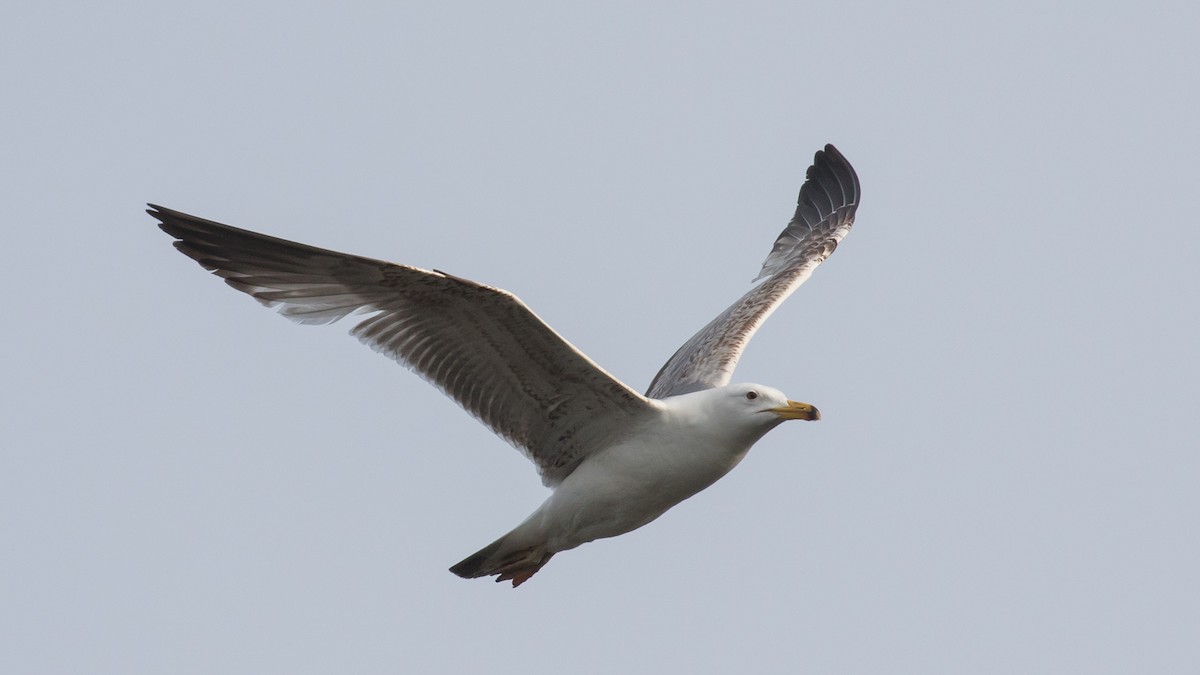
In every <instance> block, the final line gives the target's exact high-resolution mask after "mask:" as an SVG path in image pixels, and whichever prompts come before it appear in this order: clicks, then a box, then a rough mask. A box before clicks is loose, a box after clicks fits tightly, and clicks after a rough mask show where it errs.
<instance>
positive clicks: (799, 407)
mask: <svg viewBox="0 0 1200 675" xmlns="http://www.w3.org/2000/svg"><path fill="white" fill-rule="evenodd" d="M770 410H771V412H773V413H775V414H776V415H779V416H780V417H782V418H783V419H785V420H809V421H812V420H819V419H821V411H819V410H817V409H816V408H815V407H813V406H812V404H809V403H801V402H799V401H788V402H787V405H785V406H780V407H778V408H771V409H770Z"/></svg>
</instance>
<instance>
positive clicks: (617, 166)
mask: <svg viewBox="0 0 1200 675" xmlns="http://www.w3.org/2000/svg"><path fill="white" fill-rule="evenodd" d="M425 4H429V5H432V3H422V4H421V5H418V4H416V3H410V4H405V5H393V4H392V3H377V4H357V5H347V4H343V5H339V6H336V7H335V6H334V5H333V4H330V5H328V6H323V5H313V4H308V5H304V6H299V5H297V4H296V3H263V4H258V5H254V6H249V7H247V6H245V5H242V4H232V3H230V4H211V3H210V4H205V5H196V6H194V7H189V6H183V5H163V4H162V3H105V4H103V5H95V6H93V5H83V4H80V5H78V6H72V5H70V4H68V5H49V4H45V3H43V4H41V5H38V6H37V7H36V8H34V7H33V6H31V5H30V6H24V7H19V8H13V9H10V10H9V11H8V12H7V13H6V19H5V21H4V22H3V25H2V26H0V56H2V58H0V75H2V77H3V82H4V90H5V92H6V94H5V96H4V103H3V104H2V105H0V123H2V128H3V129H5V134H4V139H5V140H4V141H3V153H2V154H0V157H2V159H0V162H2V164H0V166H2V167H3V179H4V180H3V184H4V186H5V190H4V193H5V199H3V200H0V223H3V227H4V232H5V233H6V235H7V236H6V248H5V263H4V265H3V267H2V269H3V272H2V274H3V275H4V279H3V281H4V287H5V288H6V289H7V290H8V294H9V312H8V314H7V319H6V324H5V325H6V327H7V329H8V330H7V331H6V332H7V334H8V335H7V338H6V349H5V350H3V352H0V365H2V368H3V371H2V372H3V373H4V378H3V379H4V382H5V384H4V385H3V387H2V388H0V392H2V395H3V397H4V401H3V406H4V410H5V413H4V419H3V424H2V425H0V541H2V542H4V544H3V545H2V546H0V569H2V570H3V574H0V636H3V637H0V641H2V643H0V670H2V671H4V672H12V673H67V672H87V673H123V674H131V673H173V674H184V673H217V672H219V673H265V672H287V673H323V672H359V673H374V672H381V673H382V672H464V671H467V670H473V671H476V672H500V673H509V672H512V673H517V672H519V673H538V672H582V673H588V672H597V673H599V672H621V671H624V672H650V671H654V672H700V673H703V672H731V671H732V670H733V669H740V670H741V671H742V672H796V671H797V669H800V668H803V669H804V670H806V671H808V672H815V673H865V672H889V673H938V672H946V673H963V672H970V673H1016V672H1020V673H1037V672H1043V673H1062V672H1090V673H1101V672H1113V673H1118V672H1186V671H1190V670H1194V669H1196V668H1197V667H1200V647H1197V641H1196V636H1197V634H1200V581H1198V580H1197V575H1196V573H1195V570H1196V569H1200V538H1198V537H1197V531H1198V529H1200V497H1198V496H1197V494H1196V485H1197V482H1198V479H1200V457H1198V453H1197V448H1198V447H1200V442H1198V441H1200V438H1198V436H1200V434H1197V432H1196V428H1195V416H1196V413H1195V411H1196V407H1197V403H1200V400H1198V399H1200V396H1198V394H1197V389H1196V385H1195V382H1196V381H1197V378H1198V377H1200V367H1198V359H1197V356H1196V345H1197V344H1198V343H1200V329H1198V328H1197V321H1196V312H1195V306H1196V298H1197V293H1198V292H1200V288H1198V285H1197V283H1196V281H1195V279H1196V274H1195V262H1194V261H1195V259H1196V256H1197V253H1198V252H1200V251H1198V249H1200V230H1198V228H1197V225H1196V216H1195V213H1194V208H1193V206H1192V203H1191V202H1192V201H1193V200H1192V199H1191V197H1192V194H1193V193H1194V192H1195V190H1196V185H1197V184H1198V181H1200V170H1198V169H1197V164H1196V160H1195V158H1196V156H1197V154H1198V152H1200V131H1198V127H1197V123H1196V120H1197V119H1200V90H1198V88H1197V87H1196V85H1195V81H1196V72H1195V70H1196V65H1197V64H1198V63H1200V48H1198V47H1197V46H1196V38H1195V32H1196V30H1195V29H1196V26H1197V25H1200V24H1198V19H1200V16H1198V15H1197V10H1195V9H1194V8H1191V7H1188V6H1187V5H1185V3H1175V4H1173V5H1172V4H1169V3H1160V4H1157V5H1156V4H1154V3H1150V4H1145V5H1140V6H1138V7H1136V8H1134V7H1132V6H1126V5H1123V4H1115V3H1112V4H1107V3H1099V4H1097V3H1082V2H1081V3H1074V4H1071V3H1052V4H1051V5H1049V6H1047V5H1046V3H1005V4H1004V5H1003V7H1001V6H1000V5H998V4H997V6H995V7H993V8H980V7H975V6H971V7H968V6H967V5H965V4H961V3H959V4H955V3H945V4H941V3H916V4H913V3H908V4H900V3H846V2H841V3H821V4H820V5H818V6H805V5H804V4H801V3H737V6H736V7H735V6H734V4H733V3H729V4H728V5H727V6H720V5H717V4H698V3H654V4H652V5H650V6H646V5H644V4H641V3H605V4H604V5H603V6H602V7H601V6H593V7H590V8H582V7H579V6H575V5H574V4H571V5H567V4H564V3H544V4H538V3H520V4H517V5H513V4H511V3H503V6H502V5H497V4H494V3H440V4H438V5H437V6H436V7H433V6H424V5H425ZM826 142H832V143H834V144H836V145H837V146H838V147H839V149H841V150H842V152H843V153H845V155H846V156H847V157H848V158H849V159H850V161H851V162H852V163H853V164H854V165H855V167H856V169H857V170H858V173H859V176H860V178H861V180H862V185H863V191H864V201H863V204H862V207H861V208H860V209H859V212H858V218H857V223H856V225H855V229H854V231H853V232H851V234H850V235H849V237H847V239H846V240H845V242H844V243H843V245H842V246H841V248H839V250H838V251H837V253H836V255H834V256H833V257H832V258H831V259H830V260H829V262H828V263H826V264H825V265H824V266H822V267H821V268H820V269H819V270H818V271H817V273H816V274H815V275H814V277H813V278H812V279H811V280H810V281H809V283H808V284H806V285H805V286H804V287H803V288H801V289H800V290H799V291H798V292H797V293H796V295H795V296H793V298H792V299H791V300H790V301H789V302H788V303H787V304H785V305H784V306H783V307H782V308H781V309H780V310H779V311H778V312H777V313H776V314H775V315H774V316H773V317H772V318H771V319H770V320H769V321H768V323H767V324H766V325H765V327H764V328H763V330H762V331H760V333H759V334H758V336H757V337H756V338H755V339H754V341H753V342H752V343H751V345H750V347H749V349H748V350H747V352H746V356H745V358H744V359H743V361H742V363H741V366H740V367H739V370H738V373H737V376H736V377H735V379H736V380H739V381H759V382H764V383H767V384H770V385H773V386H777V387H779V388H781V389H782V390H783V391H785V392H786V393H787V394H788V395H789V396H791V397H792V398H796V399H799V400H805V401H811V402H812V403H814V404H816V405H817V406H818V407H820V409H821V411H822V413H823V415H824V419H823V420H822V421H821V422H819V423H816V424H803V425H801V424H793V425H787V426H784V427H782V428H780V429H778V430H776V431H775V432H773V433H771V434H769V435H768V436H767V437H766V438H765V439H764V440H763V441H762V442H760V443H759V444H758V445H757V446H756V447H755V449H754V451H753V452H752V453H751V454H750V456H749V457H748V458H747V459H746V461H745V462H744V463H743V464H742V465H741V466H739V467H738V469H736V470H735V471H734V472H733V473H732V474H731V475H730V476H728V477H727V478H726V479H724V480H722V481H721V482H719V483H718V484H717V485H715V486H714V487H713V488H711V489H709V490H708V491H706V492H704V493H702V494H701V495H700V496H698V497H696V498H694V499H692V500H690V501H688V502H685V503H684V504H683V505H681V506H680V507H677V508H676V509H675V510H673V511H671V512H670V513H668V514H667V515H666V516H664V517H663V518H661V519H660V520H659V521H656V522H655V523H652V524H651V525H650V526H648V527H645V528H643V529H642V530H639V531H637V532H634V533H632V534H630V535H627V536H624V537H621V538H618V539H614V540H608V541H602V542H597V543H593V544H589V545H587V546H584V547H582V548H580V549H578V550H576V551H572V552H569V553H565V554H562V555H560V556H558V557H556V558H555V560H554V562H553V564H551V565H550V566H548V567H547V568H546V569H545V570H543V571H542V572H541V573H540V574H539V575H538V576H537V577H535V578H534V579H533V580H532V581H530V582H529V583H528V584H526V585H524V586H522V587H521V588H520V589H517V590H513V589H511V588H508V587H507V586H501V585H497V584H492V583H488V582H484V581H477V582H467V581H463V580H461V579H458V578H456V577H454V576H452V575H451V574H450V573H449V572H447V571H446V568H447V567H448V566H449V565H451V564H452V563H454V562H456V561H458V560H459V559H461V558H462V557H464V556H465V555H467V554H469V553H471V552H473V551H475V550H476V549H478V548H479V547H480V546H482V545H484V544H486V543H487V542H489V541H491V540H492V539H493V538H495V537H496V536H498V535H500V534H502V533H503V532H505V531H507V530H508V529H509V528H510V527H511V526H512V525H514V524H515V523H516V522H517V521H518V520H519V519H520V518H522V517H524V516H525V515H526V514H527V513H528V512H529V511H531V510H532V509H533V508H534V507H535V506H536V505H537V504H538V503H540V501H541V500H542V499H543V498H544V496H545V491H544V489H543V488H542V487H541V486H540V484H539V481H538V479H537V476H536V474H535V473H534V471H533V469H532V467H531V466H530V465H529V464H528V462H526V460H525V459H524V458H522V457H521V456H520V455H519V454H518V453H517V452H516V451H514V450H512V449H511V448H510V447H508V446H507V445H505V444H504V443H503V442H502V441H500V440H499V439H497V438H496V437H494V436H493V435H492V434H491V433H490V432H489V431H487V430H486V429H485V428H484V427H482V426H481V425H479V424H477V423H475V422H474V421H473V420H472V419H471V418H470V417H469V416H467V415H466V414H465V413H463V412H462V411H460V410H459V409H458V408H457V407H456V406H454V404H453V403H451V402H450V401H449V400H448V399H446V398H444V397H442V396H441V395H440V394H438V393H437V392H436V391H435V390H434V389H433V388H432V387H430V386H428V385H426V384H425V383H424V382H422V381H421V380H420V379H419V378H417V377H416V376H414V375H412V374H410V373H408V372H406V371H405V370H404V369H402V368H400V367H397V366H395V365H394V364H392V363H391V362H389V361H387V360H386V359H384V358H382V357H380V356H378V355H376V354H373V353H371V351H370V350H368V349H365V348H363V347H362V346H360V345H359V344H357V342H356V341H354V340H353V339H352V338H349V337H347V336H346V334H345V333H346V331H347V330H348V329H349V327H350V326H349V324H347V325H337V326H333V327H324V328H305V327H299V326H295V325H293V324H291V323H290V322H288V321H286V320H284V319H281V318H279V317H276V316H273V315H272V314H271V312H269V311H267V310H264V309H263V308H261V307H260V306H258V305H257V304H256V303H254V302H252V301H250V300H249V299H247V298H246V297H245V296H242V295H241V294H238V293H236V292H234V291H232V290H230V289H228V288H227V287H225V286H224V285H223V284H221V283H220V281H219V280H218V279H216V278H214V277H211V276H208V275H206V274H205V273H204V272H203V271H202V270H200V269H199V268H198V267H197V266H196V265H195V264H194V263H192V262H191V261H189V260H187V259H186V258H184V257H182V256H180V255H178V254H177V253H175V252H174V251H173V250H172V249H171V246H170V239H169V238H168V237H167V236H166V235H164V234H162V233H161V232H159V231H158V230H157V229H156V228H155V227H154V221H153V219H151V218H150V217H149V216H147V215H145V214H144V213H142V208H143V203H144V202H146V201H155V202H157V203H160V204H163V205H165V206H169V207H172V208H177V209H181V210H184V211H189V212H192V213H196V214H198V215H202V216H205V217H209V218H214V219H217V220H221V221H224V222H228V223H230V224H233V225H237V226H241V227H247V228H250V229H256V230H260V231H264V232H267V233H270V234H274V235H278V236H283V237H287V238H290V239H295V240H298V241H302V242H306V243H311V244H315V245H319V246H325V247H329V248H334V249H338V250H343V251H349V252H354V253H360V254H364V255H369V256H372V257H380V258H387V259H392V260H396V261H400V262H406V263H411V264H415V265H420V266H424V267H437V268H438V269H443V270H446V271H448V272H452V273H454V274H459V275H462V276H467V277H470V278H473V279H477V280H480V281H484V282H487V283H490V284H494V285H498V286H501V287H503V288H506V289H508V290H511V291H513V292H514V293H517V294H518V295H519V296H520V297H521V298H522V299H523V300H525V301H526V302H527V303H528V304H530V305H531V306H532V307H533V309H534V310H535V311H536V312H538V314H539V315H540V316H542V317H543V318H545V319H546V320H547V321H548V322H549V323H550V324H551V325H553V326H554V327H555V328H557V329H558V330H559V331H560V332H561V333H563V334H564V335H565V336H566V337H567V338H568V339H570V340H571V341H573V342H574V343H575V344H576V345H577V346H579V347H580V348H581V349H583V350H584V351H585V352H587V353H588V354H589V355H590V356H592V357H593V358H594V359H595V360H596V361H598V362H599V363H600V364H601V365H603V366H604V367H605V368H606V369H608V370H609V371H610V372H612V373H613V374H615V375H616V376H618V377H620V378H622V379H623V380H625V381H627V382H629V383H630V384H631V385H633V386H634V387H636V388H639V389H642V388H644V387H645V385H646V384H647V383H648V382H649V381H650V378H651V377H652V376H653V374H654V373H655V371H656V370H657V369H658V367H659V366H660V365H661V364H662V362H663V361H664V360H665V359H666V358H667V357H668V356H669V355H670V354H671V353H672V351H673V350H674V349H675V348H676V347H677V346H678V345H679V344H680V343H681V342H682V341H683V340H685V339H686V338H687V337H688V336H690V335H691V334H692V333H693V332H694V331H695V330H696V329H697V328H699V327H700V326H701V325H703V324H704V323H705V322H707V321H708V320H709V319H711V318H712V317H713V316H714V315H715V314H716V313H717V312H719V311H720V310H721V309H723V308H724V307H725V306H726V305H727V304H728V303H729V302H730V301H732V300H733V299H735V298H736V297H738V296H739V295H740V294H741V293H742V292H743V291H745V290H746V289H747V288H748V287H749V286H748V285H749V281H750V279H751V278H752V277H753V276H754V274H755V273H756V272H757V271H758V268H759V265H760V264H761V262H762V260H763V258H764V257H765V256H766V254H767V253H768V251H769V250H770V244H771V242H772V241H773V238H774V237H775V236H776V235H777V234H778V232H779V230H780V229H782V227H783V226H784V224H785V223H786V221H787V219H788V217H789V216H790V215H791V213H792V209H793V208H794V198H795V195H796V191H797V189H798V188H799V185H800V183H801V181H802V179H803V171H804V168H805V167H806V166H807V165H808V163H809V161H810V160H811V158H812V153H813V152H814V151H815V150H816V149H818V148H820V147H821V146H822V144H824V143H826ZM14 306H15V313H14V312H13V311H12V309H13V307H14Z"/></svg>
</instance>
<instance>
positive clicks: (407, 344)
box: [147, 204, 652, 485]
mask: <svg viewBox="0 0 1200 675" xmlns="http://www.w3.org/2000/svg"><path fill="white" fill-rule="evenodd" d="M150 207H151V208H150V210H148V211H147V213H149V214H150V215H152V216H154V217H155V218H157V219H158V220H159V221H160V225H159V227H161V228H162V229H163V231H164V232H166V233H167V234H169V235H171V236H173V237H175V238H176V239H178V240H179V241H176V242H175V247H176V248H178V249H179V250H180V251H181V252H182V253H183V254H184V255H187V256H188V257H190V258H192V259H193V260H195V261H196V262H198V263H200V264H201V265H203V266H204V267H205V268H206V269H208V270H210V271H211V272H213V273H214V274H216V275H217V276H220V277H223V278H224V279H225V282H226V283H227V284H229V285H230V286H232V287H234V288H236V289H237V290H239V291H242V292H243V293H247V294H249V295H251V296H253V297H254V298H255V299H257V300H258V301H259V302H261V303H262V304H264V305H266V306H268V307H276V306H278V307H279V308H280V313H281V314H283V315H284V316H286V317H287V318H289V319H292V320H293V321H297V322H299V323H305V324H325V323H332V322H334V321H337V320H338V319H341V318H343V317H345V316H347V315H349V314H354V313H369V314H371V316H370V317H369V318H367V319H365V320H363V321H361V322H359V323H358V324H357V325H356V326H355V327H354V329H353V330H352V331H351V334H352V335H354V336H355V337H357V338H358V339H359V340H361V341H363V342H364V343H366V344H367V345H370V347H371V348H372V349H374V350H375V351H378V352H382V353H384V354H387V355H388V356H390V357H392V358H393V359H395V360H397V361H399V362H400V363H402V364H404V365H405V366H408V367H409V368H411V369H412V370H414V371H416V372H417V373H418V374H420V375H421V376H422V377H423V378H425V379H426V380H428V381H429V382H431V383H433V384H435V385H437V386H438V388H440V389H441V390H442V391H444V392H445V393H446V394H447V395H449V396H450V397H451V398H453V399H454V400H455V401H457V402H458V404H459V405H461V406H462V407H463V408H465V409H466V410H467V411H468V412H470V413H471V414H472V415H474V416H475V417H477V418H478V419H479V420H480V421H481V422H483V423H484V424H486V425H487V426H488V427H490V428H491V429H492V430H493V431H495V432H496V433H497V434H499V435H501V436H503V437H504V438H506V439H507V440H509V441H510V442H511V443H512V444H513V445H515V446H516V447H517V448H518V449H520V450H522V451H523V452H524V453H525V454H526V455H527V456H528V457H529V458H530V459H531V460H533V462H534V463H535V464H536V465H537V467H538V470H539V472H540V473H541V475H542V482H544V483H545V484H547V485H556V484H558V483H559V482H561V481H562V480H563V478H565V477H566V476H567V475H568V474H569V473H571V471H572V470H573V469H574V468H575V466H576V465H578V464H579V462H580V461H581V460H582V459H583V458H584V457H585V456H587V454H588V453H589V452H591V451H592V450H593V449H595V448H596V447H597V446H598V445H602V444H604V443H605V442H607V441H610V440H612V439H613V438H614V437H616V436H618V435H620V434H621V433H622V432H623V430H624V429H628V428H629V427H630V426H631V423H632V422H633V421H635V420H636V419H638V418H639V416H641V415H643V414H646V413H647V412H648V411H649V410H650V409H651V407H652V405H651V404H650V402H649V401H647V400H646V399H645V398H644V397H642V396H641V395H640V394H638V393H637V392H635V391H633V390H632V389H630V388H629V387H627V386H625V385H624V384H623V383H621V382H620V381H619V380H617V379H616V378H614V377H613V376H611V375H609V374H608V373H606V372H605V371H604V370H603V369H602V368H600V367H599V366H598V365H596V364H595V363H593V362H592V360H591V359H589V358H588V357H587V356H585V355H584V354H583V353H582V352H580V351H579V350H578V349H576V348H575V347H574V346H572V345H571V344H570V343H569V342H567V341H566V340H564V339H563V338H562V337H561V336H559V335H558V333H556V332H554V330H553V329H551V328H550V327H549V326H547V325H546V323H545V322H543V321H542V320H541V319H539V318H538V317H537V315H535V314H534V313H533V312H532V311H531V310H530V309H529V308H528V307H526V306H525V304H524V303H522V302H521V301H520V300H519V299H517V298H516V296H514V295H512V294H511V293H508V292H506V291H503V290H500V289H498V288H492V287H490V286H485V285H483V284H478V283H475V282H473V281H468V280H466V279H461V278H458V277H454V276H451V275H449V274H444V273H441V272H437V271H429V270H423V269H418V268H416V267H409V266H407V265H396V264H393V263H389V262H384V261H382V260H372V259H370V258H363V257H359V256H355V255H347V254H345V253H337V252H335V251H327V250H325V249H320V248H315V247H312V246H306V245H304V244H297V243H295V242H291V241H286V240H284V239H277V238H275V237H268V236H266V235H262V234H258V233H255V232H249V231H247V230H241V229H238V228H235V227H230V226H228V225H222V224H221V223H216V222H213V221H211V220H204V219H202V218H197V217H195V216H190V215H187V214H185V213H180V212H178V211H173V210H171V209H166V208H163V207H161V206H155V205H153V204H151V205H150Z"/></svg>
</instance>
